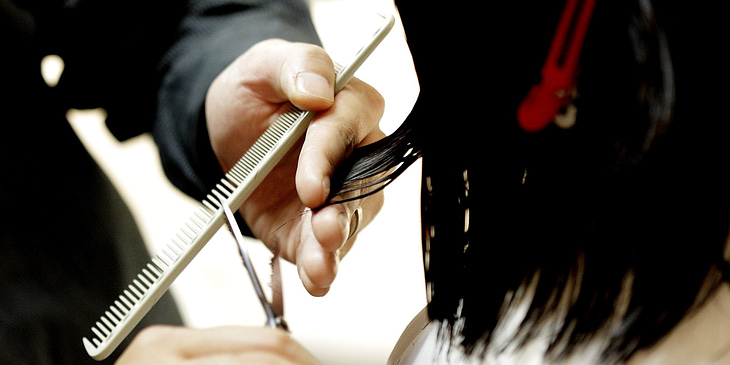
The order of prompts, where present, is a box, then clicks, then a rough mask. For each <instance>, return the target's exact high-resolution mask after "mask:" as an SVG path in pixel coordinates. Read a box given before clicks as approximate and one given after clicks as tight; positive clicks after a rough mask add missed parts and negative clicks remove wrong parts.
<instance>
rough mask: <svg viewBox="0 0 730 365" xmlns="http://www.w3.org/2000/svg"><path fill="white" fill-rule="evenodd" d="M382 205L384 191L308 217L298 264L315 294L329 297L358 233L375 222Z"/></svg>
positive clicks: (305, 222) (304, 224)
mask: <svg viewBox="0 0 730 365" xmlns="http://www.w3.org/2000/svg"><path fill="white" fill-rule="evenodd" d="M382 206H383V194H382V192H380V193H377V194H374V195H371V196H369V197H368V198H366V199H362V200H355V201H352V202H348V203H343V204H335V205H330V206H327V207H325V208H322V209H320V210H317V211H314V212H311V213H310V215H309V217H305V220H304V223H303V226H302V232H301V237H302V238H301V242H300V244H299V246H298V249H297V253H296V258H297V259H296V263H297V269H298V271H299V277H300V279H301V281H302V283H303V284H304V287H305V288H306V289H307V291H308V292H309V293H310V294H311V295H314V296H323V295H325V294H327V292H328V291H329V288H330V286H331V285H332V283H333V282H334V279H335V277H336V275H337V270H338V266H339V263H340V260H341V259H342V258H343V257H344V256H345V255H346V254H347V252H348V251H349V250H350V248H352V245H353V243H354V242H355V239H356V237H357V233H358V232H359V231H360V230H362V229H363V228H365V227H366V226H367V225H368V224H369V223H370V222H371V221H372V220H373V218H374V217H375V216H376V215H377V213H378V212H379V211H380V209H381V208H382ZM358 208H359V209H358ZM356 212H357V213H356ZM355 226H357V227H355ZM354 228H356V230H354Z"/></svg>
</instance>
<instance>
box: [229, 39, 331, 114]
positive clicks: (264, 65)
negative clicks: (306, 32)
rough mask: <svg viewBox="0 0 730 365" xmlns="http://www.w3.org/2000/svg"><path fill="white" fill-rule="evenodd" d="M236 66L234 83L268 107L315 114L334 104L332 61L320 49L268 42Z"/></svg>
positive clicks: (260, 45) (297, 44) (302, 44)
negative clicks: (286, 105)
mask: <svg viewBox="0 0 730 365" xmlns="http://www.w3.org/2000/svg"><path fill="white" fill-rule="evenodd" d="M246 56H248V57H246V58H244V59H243V60H241V62H239V65H238V67H237V69H238V71H239V72H238V75H239V76H238V79H239V80H240V82H241V83H242V84H243V85H244V86H245V87H246V88H248V89H251V90H254V91H255V92H256V93H258V94H259V95H261V96H262V97H263V98H264V100H266V101H268V102H270V103H283V102H286V101H290V102H291V103H292V104H294V105H296V106H297V107H299V108H301V109H305V110H313V111H319V110H323V109H326V108H328V107H330V106H331V105H332V103H333V102H334V85H335V72H334V65H333V63H332V59H330V57H329V55H327V53H326V52H325V51H324V49H322V48H321V47H318V46H315V45H312V44H306V43H291V42H287V41H284V40H279V39H272V40H266V41H263V42H260V43H258V44H257V45H256V46H254V47H252V48H251V50H250V51H249V52H247V53H246Z"/></svg>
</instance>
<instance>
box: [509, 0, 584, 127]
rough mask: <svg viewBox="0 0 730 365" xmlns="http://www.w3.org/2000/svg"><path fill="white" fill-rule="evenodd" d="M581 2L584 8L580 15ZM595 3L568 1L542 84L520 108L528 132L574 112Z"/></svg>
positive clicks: (521, 120)
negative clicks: (577, 76) (579, 63)
mask: <svg viewBox="0 0 730 365" xmlns="http://www.w3.org/2000/svg"><path fill="white" fill-rule="evenodd" d="M579 2H582V7H581V8H580V11H579V12H578V11H576V10H577V8H578V5H579ZM595 3H596V1H595V0H568V1H567V3H566V4H565V8H564V9H563V13H562V15H561V17H560V23H558V28H557V30H556V31H555V36H554V37H553V41H552V44H551V45H550V50H549V52H548V56H547V59H546V60H545V64H544V65H543V66H542V81H541V82H540V83H539V84H537V85H535V86H533V87H532V88H531V89H530V92H529V93H528V94H527V96H526V97H525V99H524V100H523V101H522V103H521V104H520V107H519V108H518V109H517V122H518V123H519V125H520V127H522V129H524V130H525V131H528V132H537V131H540V130H542V129H543V128H545V126H547V125H548V124H549V123H550V122H552V121H553V120H555V118H556V117H557V116H558V115H560V114H562V111H564V110H569V109H571V104H572V102H573V97H574V95H575V82H576V80H575V78H576V74H577V69H578V61H579V59H580V52H581V48H582V46H583V40H584V39H585V35H586V30H587V29H588V24H589V23H590V18H591V15H592V13H593V8H594V6H595ZM571 111H573V112H574V108H572V110H571ZM568 124H569V123H568Z"/></svg>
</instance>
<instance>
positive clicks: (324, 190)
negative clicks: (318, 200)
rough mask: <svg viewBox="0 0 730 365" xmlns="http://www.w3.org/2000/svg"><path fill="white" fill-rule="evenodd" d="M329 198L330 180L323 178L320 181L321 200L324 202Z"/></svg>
mask: <svg viewBox="0 0 730 365" xmlns="http://www.w3.org/2000/svg"><path fill="white" fill-rule="evenodd" d="M329 196H330V178H329V176H325V177H324V178H323V179H322V200H323V201H324V200H326V199H327V198H329Z"/></svg>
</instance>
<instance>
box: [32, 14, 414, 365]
mask: <svg viewBox="0 0 730 365" xmlns="http://www.w3.org/2000/svg"><path fill="white" fill-rule="evenodd" d="M309 3H310V6H311V8H312V13H313V17H314V20H315V24H316V26H317V29H318V32H319V34H320V36H321V38H322V41H323V42H324V46H325V49H326V50H327V51H328V52H329V53H330V55H331V56H332V58H333V59H334V60H335V61H336V62H338V63H340V64H344V63H346V62H347V61H349V58H350V57H351V56H352V55H354V54H355V52H357V50H358V49H359V48H360V46H362V44H363V43H364V42H365V41H366V40H367V39H368V38H369V37H370V35H371V34H372V33H373V32H374V31H375V29H376V27H377V26H378V23H379V19H380V18H379V17H378V16H377V13H378V12H380V13H392V14H395V9H394V6H393V3H392V1H388V0H310V1H309ZM396 17H397V14H396ZM43 67H44V75H46V76H47V77H49V78H53V77H54V73H56V74H57V73H58V72H60V70H61V68H62V66H61V65H60V64H59V62H58V60H56V59H53V58H49V59H48V60H47V62H44V64H43ZM356 77H358V78H360V79H362V80H364V81H365V82H367V83H369V84H370V85H372V86H373V87H375V88H376V89H377V90H378V91H379V92H380V93H381V94H382V95H383V97H384V98H385V101H386V110H385V115H384V117H383V120H382V122H381V129H383V130H384V131H385V132H386V133H391V132H392V131H393V130H395V129H396V128H397V127H398V125H400V123H401V122H402V121H403V120H404V119H405V117H406V116H407V115H408V113H409V112H410V109H411V107H412V106H413V103H414V102H415V99H416V96H417V93H418V83H417V80H416V77H415V73H414V71H413V64H412V62H411V58H410V54H409V52H408V49H407V46H406V43H405V39H404V35H403V29H402V27H401V25H400V21H399V20H398V21H396V26H395V27H394V29H393V30H392V31H391V33H390V34H389V35H388V36H387V38H386V39H385V40H384V41H383V43H382V44H381V45H380V47H379V48H378V49H377V50H376V51H375V52H374V53H373V55H372V56H371V57H370V58H369V59H368V60H367V61H366V62H365V64H364V65H363V66H362V67H361V68H360V70H359V71H358V72H357V73H356ZM103 119H104V111H103V110H84V111H79V110H71V111H69V120H70V121H71V124H72V125H73V127H74V129H75V130H76V132H77V133H78V134H79V136H80V137H81V139H82V141H83V142H84V144H85V145H86V146H87V148H88V149H89V151H90V152H91V153H92V155H93V156H94V157H95V158H96V159H97V160H98V161H99V163H100V164H101V166H102V168H104V169H105V170H106V171H107V173H108V174H109V176H110V177H111V179H112V181H113V182H114V183H115V184H116V185H117V187H118V188H119V190H120V192H121V193H122V196H123V197H124V198H125V199H126V200H127V202H128V204H129V205H130V207H131V209H132V211H133V214H134V215H135V217H136V219H137V222H138V224H139V225H140V228H141V230H142V233H143V235H144V237H145V239H146V240H147V242H148V245H149V249H150V253H151V254H156V253H158V252H160V250H161V248H162V247H163V246H165V245H167V244H168V243H169V242H170V239H171V238H172V237H173V235H174V234H176V233H177V232H178V230H179V229H180V227H182V226H183V224H184V223H185V222H187V220H188V219H189V218H190V217H191V216H192V213H193V212H194V211H195V209H197V207H198V205H199V202H197V201H194V200H192V199H190V198H189V197H187V196H185V195H183V194H182V193H180V192H179V191H178V190H176V189H175V188H174V187H173V186H172V185H171V184H170V183H169V182H168V181H167V179H166V178H165V176H164V174H163V173H162V170H161V166H160V163H159V158H158V155H157V150H156V148H155V146H154V144H153V142H152V139H151V138H150V136H147V135H143V136H140V137H137V138H135V139H132V140H129V141H126V142H124V143H119V142H118V141H116V140H115V139H114V138H113V137H112V136H111V135H110V134H109V132H108V131H107V130H106V127H105V126H104V122H103ZM419 195H420V164H419V163H416V164H415V165H414V166H412V167H411V168H410V169H409V170H408V171H406V173H405V174H404V175H402V176H401V177H400V178H399V179H398V180H396V181H395V182H394V183H392V184H391V185H390V186H389V187H388V188H387V189H386V190H385V196H386V200H385V206H384V208H383V210H382V211H381V212H380V214H379V215H378V217H377V218H376V219H375V220H374V221H373V222H372V223H371V224H370V225H369V226H368V227H367V229H366V230H364V231H362V232H361V233H360V234H359V237H358V239H357V243H356V245H355V247H354V248H353V249H352V250H351V251H350V253H349V254H348V256H347V257H346V258H345V259H344V260H343V262H342V263H341V266H340V271H339V274H338V278H337V280H336V281H335V283H334V285H333V286H332V288H331V290H330V292H329V294H327V295H326V296H325V297H322V298H314V297H311V296H309V294H307V292H306V291H305V290H304V288H303V286H302V285H301V282H300V281H299V278H298V276H297V273H296V268H295V267H294V265H292V264H290V263H285V264H284V265H283V268H282V281H283V289H284V305H285V317H286V319H287V322H288V323H289V326H290V329H291V331H292V336H293V337H295V338H296V339H297V340H298V341H299V342H300V343H302V344H303V345H304V346H305V347H307V348H308V349H309V351H311V352H312V353H313V354H314V355H315V356H316V357H317V358H318V359H319V360H320V361H322V362H323V363H324V364H343V363H347V364H353V365H356V364H363V365H365V364H384V363H385V361H386V360H387V358H388V356H389V354H390V351H391V349H392V347H393V345H394V344H395V342H396V341H397V340H398V338H399V336H400V333H401V331H402V330H403V328H404V327H405V326H406V325H407V324H408V323H409V321H410V320H411V318H412V317H413V316H414V315H415V314H416V313H418V311H420V309H421V308H422V307H423V306H424V305H425V303H426V299H425V289H424V283H423V267H422V262H421V246H420V222H419ZM249 249H250V253H251V255H252V257H253V259H254V264H255V266H256V269H257V272H258V275H259V277H260V278H262V280H263V281H264V282H265V283H268V281H269V280H268V278H269V275H270V268H269V259H270V253H269V252H268V250H267V249H266V248H265V247H264V246H263V245H262V244H260V242H258V241H256V240H253V239H250V240H249ZM171 290H172V292H173V295H174V296H175V297H176V299H177V300H178V303H179V305H180V309H181V311H182V313H183V317H184V319H185V321H186V323H187V325H188V326H191V327H197V328H203V327H213V326H225V325H248V326H262V325H263V324H264V318H265V317H264V314H263V311H262V309H261V306H260V305H259V303H258V301H257V299H256V298H255V296H254V291H253V289H252V287H251V284H250V280H249V278H248V276H247V274H246V273H245V272H244V270H243V265H242V264H241V261H240V258H239V256H238V254H237V252H236V245H235V243H234V241H233V239H232V238H231V237H230V235H229V234H228V233H227V232H224V231H221V232H219V234H218V235H216V236H215V237H214V239H213V240H211V241H210V243H208V245H207V246H206V247H205V248H203V250H202V251H201V252H200V254H198V256H197V257H196V258H195V259H194V260H193V262H192V263H191V264H190V265H189V266H188V267H187V269H185V271H184V272H183V273H182V274H181V275H180V276H179V277H178V279H177V280H176V282H175V284H174V285H173V287H172V289H171Z"/></svg>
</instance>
